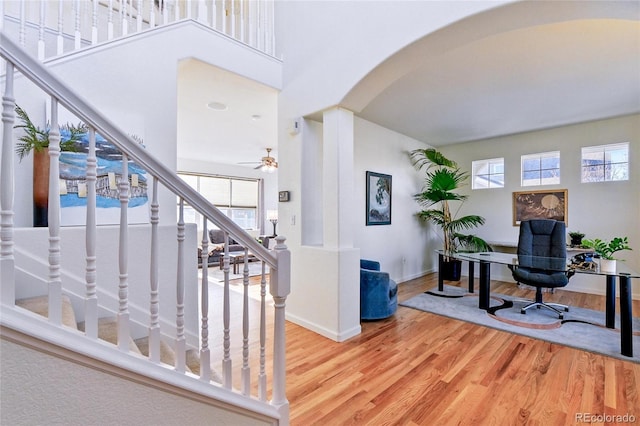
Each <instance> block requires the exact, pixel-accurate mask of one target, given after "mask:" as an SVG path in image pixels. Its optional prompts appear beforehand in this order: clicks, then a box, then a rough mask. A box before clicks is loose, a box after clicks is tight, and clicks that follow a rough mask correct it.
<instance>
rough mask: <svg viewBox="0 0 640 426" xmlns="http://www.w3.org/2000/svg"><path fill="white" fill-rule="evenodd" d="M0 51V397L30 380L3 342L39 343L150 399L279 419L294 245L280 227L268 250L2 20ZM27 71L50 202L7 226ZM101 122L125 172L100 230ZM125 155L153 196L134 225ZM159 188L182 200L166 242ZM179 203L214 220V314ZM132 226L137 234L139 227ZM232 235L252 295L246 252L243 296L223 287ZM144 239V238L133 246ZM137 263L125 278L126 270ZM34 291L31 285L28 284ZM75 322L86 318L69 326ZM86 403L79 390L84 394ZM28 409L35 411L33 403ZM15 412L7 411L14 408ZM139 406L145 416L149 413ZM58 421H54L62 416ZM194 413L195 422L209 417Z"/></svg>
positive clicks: (283, 408)
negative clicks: (63, 148)
mask: <svg viewBox="0 0 640 426" xmlns="http://www.w3.org/2000/svg"><path fill="white" fill-rule="evenodd" d="M0 56H1V57H2V58H3V59H4V64H3V69H5V70H6V72H5V74H4V75H3V76H2V86H3V92H2V157H1V170H0V189H1V191H0V209H1V222H0V243H1V245H0V286H1V287H0V326H1V331H2V333H1V335H0V341H1V342H2V344H3V348H5V345H6V347H10V348H11V350H10V351H9V350H6V349H4V350H3V354H2V356H3V359H2V361H3V362H2V363H1V365H2V369H3V370H2V377H3V396H2V399H3V400H5V399H6V398H5V397H6V396H7V395H6V389H7V385H6V383H14V385H15V386H17V387H18V388H10V390H11V393H13V392H15V394H25V393H29V392H31V389H29V388H26V387H25V388H19V386H20V381H19V380H17V381H16V382H12V381H11V380H10V377H11V373H13V372H14V371H13V370H12V371H9V370H5V368H7V369H9V368H10V367H9V366H11V365H14V364H15V365H19V363H17V361H18V360H16V357H21V356H23V355H12V354H23V349H28V350H29V351H35V352H37V353H39V354H35V355H33V356H34V359H35V358H37V357H40V356H41V355H40V354H46V355H47V356H53V357H54V358H53V359H54V360H56V362H57V361H58V360H59V359H64V360H65V362H69V363H71V364H72V365H77V367H76V369H77V370H78V371H79V370H82V371H84V369H85V368H89V369H91V370H94V371H95V372H99V373H101V374H102V373H103V372H105V371H106V372H109V376H108V377H106V378H105V379H104V383H105V389H106V386H107V382H108V379H111V378H112V377H119V378H120V379H122V380H126V381H128V382H130V383H131V384H132V385H135V386H144V387H146V389H147V390H150V389H153V390H161V391H162V392H164V393H163V394H162V395H160V396H158V398H165V397H166V395H169V398H173V397H175V398H178V397H180V398H184V399H185V400H188V401H197V402H198V403H202V404H205V405H206V406H207V407H215V408H216V409H217V410H222V411H223V412H225V413H231V414H233V415H236V414H238V415H241V416H244V417H246V418H247V419H252V420H251V421H250V422H249V423H248V424H251V423H252V422H254V421H255V422H260V423H265V424H288V422H289V403H288V401H287V399H286V396H285V336H284V322H285V320H284V318H285V316H284V315H285V313H284V308H285V302H286V297H287V295H288V293H289V288H290V284H289V280H290V278H289V277H290V272H289V271H290V252H289V251H288V250H287V248H286V246H285V244H284V241H285V239H284V238H283V237H278V238H277V242H278V243H277V245H276V247H275V248H274V250H272V251H269V250H267V249H265V248H264V247H263V246H262V245H261V244H259V243H258V242H257V241H256V240H255V239H253V238H252V237H251V236H250V235H248V234H247V233H246V232H244V231H243V230H242V229H241V228H240V227H238V226H237V225H236V224H235V223H234V222H233V221H231V220H230V219H229V218H228V217H227V216H225V215H224V214H223V213H221V212H220V211H219V210H217V209H216V208H215V207H214V206H213V205H211V204H210V203H209V202H208V201H207V200H206V199H204V198H203V197H202V196H200V194H199V193H197V192H196V191H194V190H193V189H192V188H191V187H190V186H188V185H187V184H186V183H185V182H184V181H182V180H181V179H180V178H178V177H177V176H176V174H175V172H174V171H173V170H171V169H169V168H168V167H166V166H165V165H164V164H162V163H161V162H160V161H158V160H157V159H156V158H155V157H153V156H152V155H150V154H149V152H147V151H146V150H145V149H144V148H143V147H142V146H141V145H140V144H139V143H138V142H137V141H136V140H134V139H133V138H132V137H130V136H129V135H127V134H126V133H125V132H124V131H123V130H121V129H120V128H119V127H118V126H117V125H115V124H114V123H112V122H111V121H109V120H108V118H106V117H105V116H104V115H103V114H102V113H101V112H100V111H98V110H96V109H95V108H94V107H93V106H92V105H91V104H90V103H88V102H86V101H85V100H84V99H82V98H81V97H80V96H78V95H77V94H76V93H74V92H73V91H72V90H71V89H70V88H69V87H67V86H66V85H65V84H64V83H63V82H61V81H60V80H59V79H58V78H56V77H55V76H54V75H53V74H51V73H50V72H49V71H48V70H47V68H46V67H45V66H43V65H42V63H41V62H40V61H38V60H36V59H35V58H33V57H32V56H30V55H29V54H27V53H26V52H25V51H24V50H23V49H22V48H20V47H19V46H18V45H17V43H15V42H13V41H12V40H10V39H9V38H8V37H6V35H5V33H4V32H2V31H0ZM25 80H29V81H31V82H32V83H33V85H34V87H37V88H38V90H41V91H42V92H41V93H44V94H46V95H45V96H48V97H49V98H50V105H51V107H50V117H51V125H52V128H51V132H50V146H49V158H50V174H49V207H48V209H49V214H48V227H47V228H46V229H16V228H15V227H14V216H15V214H16V209H15V194H16V181H15V163H16V155H15V153H14V150H15V148H14V147H15V139H16V135H15V134H14V125H15V124H16V121H15V113H14V109H15V104H16V103H15V96H16V94H15V93H14V91H15V88H16V87H20V88H22V87H24V84H19V85H16V81H19V82H20V83H23V82H24V81H25ZM30 90H31V89H30ZM40 96H42V95H40ZM60 106H62V107H64V108H65V109H66V110H67V111H69V112H71V113H72V114H74V115H75V116H76V117H77V118H78V120H81V121H82V122H83V123H85V124H87V125H88V127H89V132H88V133H89V144H88V148H87V153H86V188H87V189H86V192H87V204H86V220H85V224H84V225H83V226H82V228H81V229H78V228H74V229H66V228H64V227H61V226H60V211H61V210H60V209H61V207H60V197H59V194H60V191H61V187H60V179H59V176H60V171H59V163H58V159H59V156H60V131H59V128H58V124H57V121H58V120H57V118H58V116H59V112H60V111H59V108H60ZM97 134H99V135H100V136H101V137H103V138H105V139H106V140H108V141H109V142H110V143H111V144H113V145H114V146H115V147H116V148H117V149H118V150H119V151H120V153H121V154H122V171H121V173H119V176H120V177H119V178H118V182H117V187H118V196H119V202H120V208H119V211H120V214H119V217H120V220H119V223H118V224H117V225H115V226H112V227H109V228H102V227H100V229H99V227H98V226H97V224H96V174H97V171H96V170H97V155H96V143H95V140H96V135H97ZM130 162H135V164H137V165H139V166H140V167H142V168H143V169H144V170H145V171H146V174H147V176H148V191H149V200H150V207H151V209H150V211H151V214H150V224H149V225H145V226H140V225H135V226H134V225H132V224H130V223H129V218H128V210H129V209H128V206H129V200H130V193H131V187H132V185H133V182H132V181H131V177H130V174H129V172H128V164H129V163H130ZM167 193H171V194H174V195H175V197H176V198H177V199H178V221H177V224H176V225H175V237H174V239H173V241H167V238H165V237H164V234H163V228H162V226H161V225H160V223H161V216H160V215H161V207H164V208H166V209H167V210H169V211H171V210H173V209H175V204H172V205H169V206H161V205H160V203H159V201H158V200H159V199H161V198H162V197H160V196H159V195H161V194H167ZM185 205H188V206H189V207H190V208H192V209H194V210H196V211H197V212H198V213H199V214H200V215H201V216H202V217H203V218H204V219H203V224H202V227H203V229H204V232H203V235H205V236H206V235H207V234H208V232H207V228H208V226H210V225H211V224H214V225H215V226H216V227H218V228H219V229H222V230H223V231H224V233H225V241H227V243H225V246H224V248H223V252H224V257H223V259H224V260H223V270H224V275H225V279H224V282H223V284H222V288H221V290H220V293H221V294H220V303H221V306H222V308H221V313H220V316H219V317H216V318H210V316H209V315H210V314H209V311H210V307H209V300H210V295H209V288H210V284H209V280H208V274H207V268H203V269H202V272H201V277H200V282H190V281H188V280H187V279H186V278H185V277H186V273H185V270H189V269H190V268H197V266H196V264H197V259H196V257H195V256H193V257H191V256H188V255H187V254H188V253H191V251H195V247H193V248H191V247H185V240H186V241H189V238H190V235H191V234H190V233H189V226H188V225H187V224H185V220H184V210H185ZM162 211H164V210H162ZM172 214H173V213H172ZM165 231H166V229H165ZM79 232H82V233H83V234H84V238H83V241H82V244H78V240H77V238H76V237H77V234H78V233H79ZM142 234H144V235H145V236H144V237H140V235H142ZM99 235H100V236H101V237H100V238H102V237H103V236H105V235H107V236H108V237H109V238H112V239H113V240H114V241H117V244H116V246H117V250H116V253H109V255H104V254H102V253H101V252H100V250H99V243H100V240H99V237H98V236H99ZM132 235H133V236H135V241H133V240H132V239H131V238H130V237H131V236H132ZM231 238H232V239H233V240H235V241H236V242H238V243H239V244H241V245H243V247H244V248H245V253H247V254H248V253H249V252H250V253H251V254H252V255H254V256H255V257H256V258H257V259H258V260H259V261H261V262H262V264H263V265H264V267H263V273H262V276H261V277H260V279H259V281H260V282H259V285H260V289H261V291H260V300H259V301H257V302H256V301H255V300H251V301H250V298H249V284H250V280H249V273H248V271H249V268H248V264H247V261H245V265H244V266H245V267H244V271H245V272H244V276H243V284H242V287H243V292H242V296H241V297H240V298H237V297H232V291H231V289H230V284H229V265H230V262H229V251H228V241H229V239H231ZM134 244H135V247H136V252H135V253H134V254H135V256H133V258H134V259H139V258H143V257H144V258H146V259H148V260H147V261H148V263H149V268H148V272H147V273H146V276H145V277H144V279H141V278H140V277H139V275H138V273H137V271H138V269H140V268H137V269H136V266H138V265H133V267H132V266H131V261H130V258H131V257H132V253H130V251H129V250H130V247H134ZM201 244H202V253H203V256H204V257H205V258H204V259H202V260H203V262H206V260H207V259H206V257H207V255H208V243H207V239H206V238H203V240H202V243H201ZM70 245H71V246H75V248H76V249H80V247H79V246H80V245H82V246H84V256H83V258H82V259H78V258H76V259H75V262H76V263H77V262H82V263H83V264H84V265H85V267H84V277H82V276H80V275H79V274H77V273H76V272H75V271H76V269H77V265H76V264H73V265H71V264H69V263H68V262H67V258H66V257H65V256H64V255H63V254H64V250H63V248H66V247H69V246H70ZM145 245H146V249H142V250H141V249H138V248H137V247H140V246H145ZM169 246H171V250H173V251H175V255H174V256H173V260H172V262H171V263H172V264H171V265H170V266H171V270H173V271H175V274H174V275H173V276H172V277H167V276H164V275H163V276H160V272H159V271H161V270H164V269H163V268H165V267H166V266H167V265H165V263H166V262H165V259H166V255H162V252H163V251H166V250H167V247H169ZM45 247H46V254H44V255H33V253H32V252H31V251H30V250H31V249H32V248H39V249H41V250H44V248H45ZM34 250H35V249H34ZM173 251H172V253H173ZM110 255H113V256H115V260H114V259H112V258H110V257H109V256H110ZM248 258H249V256H245V259H248ZM145 262H146V261H145ZM266 267H268V268H269V269H270V274H266V273H265V272H264V271H265V269H266ZM134 269H136V275H135V282H130V279H133V274H132V272H133V270H134ZM104 271H108V273H107V274H106V275H109V274H111V275H112V276H115V277H117V280H116V282H106V281H105V280H103V279H101V274H102V275H105V274H104ZM130 274H132V275H131V277H130ZM107 281H108V280H107ZM171 281H173V285H169V287H170V290H169V291H167V289H166V287H167V283H168V282H171ZM267 282H268V283H269V289H268V292H269V293H270V296H271V302H272V304H273V312H272V314H269V315H267V307H268V306H269V305H270V302H268V301H267ZM40 284H42V286H40ZM77 284H81V286H80V287H81V288H82V289H83V290H82V291H79V290H78V288H77V287H78V286H77ZM142 286H146V288H147V291H146V294H147V296H146V300H147V301H148V304H147V306H143V304H142V303H140V302H138V301H134V300H133V299H131V298H130V294H131V295H133V293H137V292H139V291H140V289H141V287H142ZM40 287H44V289H45V292H44V293H42V294H35V295H34V297H35V298H34V297H29V298H27V299H26V300H24V299H22V298H19V300H16V298H17V297H16V295H17V294H23V293H24V291H25V289H28V288H33V289H38V288H40ZM33 292H36V293H37V291H36V290H33ZM194 292H197V294H195V293H194ZM194 298H195V299H194ZM188 300H199V315H198V317H199V318H198V321H197V324H194V323H193V322H192V321H190V320H189V318H190V317H189V315H190V314H191V312H185V306H189V305H188V303H187V302H188ZM254 303H257V304H258V305H259V312H260V314H259V315H258V316H257V318H253V317H252V318H250V316H249V312H250V311H252V306H253V304H254ZM167 308H169V309H167ZM167 311H170V312H174V313H175V315H174V316H173V318H170V316H169V315H168V314H167ZM267 316H269V318H270V319H271V318H272V323H273V325H272V326H271V325H270V324H268V321H267ZM78 320H80V321H79V322H80V323H81V324H82V325H79V324H78ZM238 323H239V325H238ZM194 329H195V332H194V333H191V334H189V333H190V330H191V331H194ZM250 330H259V333H258V335H257V337H255V336H254V334H252V333H250ZM194 335H197V342H195V344H194V342H193V341H192V340H193V339H190V337H193V336H194ZM212 335H215V336H219V339H220V340H219V341H217V342H212V341H211V340H210V336H212ZM14 345H17V347H16V346H14ZM214 346H215V347H216V348H219V349H220V352H219V353H220V356H219V357H218V355H217V353H218V352H214V351H212V348H213V347H214ZM30 356H31V355H30ZM5 357H10V358H8V359H5ZM11 357H12V358H11ZM47 364H48V362H47ZM52 365H53V364H52ZM268 365H271V368H270V369H267V366H268ZM92 374H93V373H92ZM5 378H6V379H5ZM25 383H27V381H25ZM25 386H26V384H25ZM58 387H59V388H64V389H66V390H67V391H68V392H74V393H76V394H77V395H76V397H77V398H80V399H82V398H85V397H86V396H87V395H84V393H83V389H82V386H81V387H77V386H72V387H71V388H72V389H73V390H71V391H69V390H68V389H69V388H70V386H69V383H62V382H61V383H59V384H58ZM55 389H57V388H55ZM97 389H98V391H97V392H100V387H99V385H98V388H97ZM57 393H59V392H55V391H52V392H48V393H47V395H46V398H47V399H50V400H51V401H54V402H55V403H53V402H52V403H51V404H49V405H51V406H57V405H58V404H57V399H56V398H57V397H58V395H57ZM118 393H120V392H118ZM109 396H110V397H112V398H115V399H116V401H117V403H118V404H121V405H122V406H123V407H125V406H127V405H128V404H132V403H133V401H132V400H131V398H130V397H127V395H126V394H125V393H124V392H123V395H121V396H120V395H113V394H110V395H109ZM159 401H160V399H159ZM84 402H85V403H86V402H87V400H86V399H84ZM38 405H42V404H38ZM158 405H159V407H156V408H155V409H156V411H157V413H161V409H162V408H165V409H168V410H169V411H171V407H170V406H171V405H174V404H172V403H169V407H162V406H164V405H167V404H163V403H160V402H159V403H158ZM12 408H13V407H11V406H8V405H6V404H5V403H4V402H3V404H2V422H3V423H4V422H5V421H7V419H23V420H24V419H26V418H29V417H24V416H25V413H24V412H23V411H21V410H22V409H21V408H19V407H17V408H15V411H14V412H12ZM35 410H36V411H37V406H36V408H35ZM60 410H62V408H60ZM88 411H90V410H88ZM88 411H85V410H80V409H78V410H77V412H74V414H73V417H74V420H75V421H82V419H83V418H84V419H86V420H87V422H88V423H90V422H91V421H95V419H93V418H91V417H84V416H90V415H91V413H89V412H88ZM173 411H175V410H173ZM157 413H156V414H157ZM37 414H40V415H45V417H46V416H52V415H53V414H51V413H48V412H43V413H33V414H31V415H33V416H34V417H33V418H34V419H35V418H36V417H35V416H36V415H37ZM58 414H59V413H58ZM12 415H13V416H14V417H11V416H12ZM160 417H162V416H160ZM48 418H49V419H54V418H55V417H48ZM149 418H151V417H148V418H147V419H149ZM89 419H91V421H90V420H89ZM55 420H57V421H64V420H65V418H57V419H55ZM67 420H68V419H67ZM200 420H201V421H200V423H206V422H208V421H210V419H209V420H207V419H200ZM27 422H28V421H27ZM119 423H120V424H126V423H127V422H124V421H123V422H119ZM185 423H188V421H185Z"/></svg>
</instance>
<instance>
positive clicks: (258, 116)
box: [251, 114, 262, 121]
mask: <svg viewBox="0 0 640 426" xmlns="http://www.w3.org/2000/svg"><path fill="white" fill-rule="evenodd" d="M261 118H262V116H261V115H260V114H253V115H252V116H251V119H252V120H253V121H258V120H260V119H261Z"/></svg>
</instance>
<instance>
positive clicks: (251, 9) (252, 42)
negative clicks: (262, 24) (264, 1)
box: [246, 1, 256, 47]
mask: <svg viewBox="0 0 640 426" xmlns="http://www.w3.org/2000/svg"><path fill="white" fill-rule="evenodd" d="M246 19H247V32H248V37H249V39H248V41H247V44H249V46H253V47H255V46H256V39H255V37H256V35H255V31H256V10H255V2H253V1H249V2H247V18H246Z"/></svg>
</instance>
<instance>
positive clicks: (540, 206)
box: [513, 189, 569, 226]
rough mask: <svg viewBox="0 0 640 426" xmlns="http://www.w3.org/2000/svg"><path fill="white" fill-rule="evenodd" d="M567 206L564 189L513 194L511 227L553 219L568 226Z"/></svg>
mask: <svg viewBox="0 0 640 426" xmlns="http://www.w3.org/2000/svg"><path fill="white" fill-rule="evenodd" d="M568 205H569V199H568V191H567V190H566V189H544V190H539V191H522V192H514V193H513V226H519V225H520V222H522V221H523V220H530V219H553V220H559V221H562V222H564V223H565V225H569V223H568V222H569V221H568V216H567V211H568V210H567V209H568Z"/></svg>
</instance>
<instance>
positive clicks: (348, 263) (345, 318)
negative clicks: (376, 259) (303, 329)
mask: <svg viewBox="0 0 640 426" xmlns="http://www.w3.org/2000/svg"><path fill="white" fill-rule="evenodd" d="M323 128H324V130H323V138H322V167H323V171H322V194H323V197H322V198H323V199H322V205H323V211H322V222H323V227H322V228H323V243H324V245H323V249H324V250H325V253H324V254H325V256H326V259H327V261H328V262H329V264H328V265H327V269H329V270H331V271H333V275H332V278H331V279H332V280H333V281H329V282H332V283H335V284H332V286H333V285H335V288H333V287H332V288H331V292H328V293H327V294H328V295H330V296H331V298H332V300H327V301H326V303H327V304H328V305H329V306H333V308H334V309H335V310H336V312H335V319H334V320H335V327H336V330H335V333H336V339H337V340H338V341H342V340H345V339H348V338H350V337H352V336H354V335H356V334H359V333H360V331H361V328H360V309H359V308H360V264H359V258H360V250H359V249H357V248H354V246H353V243H354V228H355V220H356V218H358V217H360V218H362V219H361V220H364V209H363V211H362V215H361V216H360V215H358V214H357V213H356V214H354V212H357V208H358V206H356V205H355V202H354V199H355V191H357V190H360V191H364V188H360V189H355V188H354V184H353V182H354V171H353V169H354V115H353V113H352V112H351V111H348V110H346V109H343V108H333V109H331V110H328V111H326V112H325V113H324V125H323Z"/></svg>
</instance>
